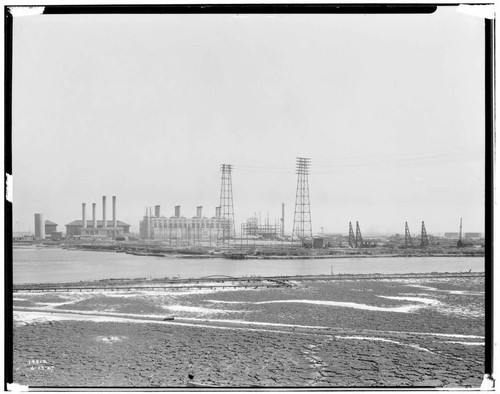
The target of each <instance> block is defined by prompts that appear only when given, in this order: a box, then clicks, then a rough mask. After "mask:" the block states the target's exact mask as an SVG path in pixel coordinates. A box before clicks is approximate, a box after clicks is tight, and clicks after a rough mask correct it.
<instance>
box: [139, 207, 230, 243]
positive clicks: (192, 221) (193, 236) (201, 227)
mask: <svg viewBox="0 0 500 394" xmlns="http://www.w3.org/2000/svg"><path fill="white" fill-rule="evenodd" d="M202 209H203V208H202V207H201V206H198V207H196V216H194V217H191V218H186V217H184V216H181V207H180V206H179V205H177V206H175V209H174V210H175V213H174V216H171V217H165V216H161V215H160V206H159V205H156V206H155V214H154V216H153V215H152V214H151V210H147V212H146V215H145V216H144V217H143V220H141V222H140V223H139V227H140V235H141V238H142V239H150V240H164V241H166V240H170V241H172V240H174V241H187V242H193V243H195V242H202V241H209V242H211V241H214V240H217V237H218V232H219V229H221V228H222V225H223V224H224V222H228V220H227V219H223V218H221V217H220V207H217V208H216V209H215V216H213V217H211V218H207V217H206V216H203V215H202Z"/></svg>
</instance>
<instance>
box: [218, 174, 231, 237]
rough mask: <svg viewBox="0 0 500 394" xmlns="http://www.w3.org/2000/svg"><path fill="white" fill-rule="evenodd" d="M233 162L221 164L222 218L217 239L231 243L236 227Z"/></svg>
mask: <svg viewBox="0 0 500 394" xmlns="http://www.w3.org/2000/svg"><path fill="white" fill-rule="evenodd" d="M232 167H233V166H232V165H231V164H221V167H220V168H221V172H222V178H221V187H220V211H221V213H220V218H219V228H218V231H217V239H218V241H220V242H221V243H222V245H224V244H228V245H229V240H230V239H233V238H234V237H235V228H234V206H233V184H232V180H231V170H232Z"/></svg>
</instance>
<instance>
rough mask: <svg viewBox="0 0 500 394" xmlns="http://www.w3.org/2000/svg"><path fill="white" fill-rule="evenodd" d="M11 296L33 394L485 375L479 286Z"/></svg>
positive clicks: (20, 374) (426, 382)
mask: <svg viewBox="0 0 500 394" xmlns="http://www.w3.org/2000/svg"><path fill="white" fill-rule="evenodd" d="M386 297H391V298H386ZM14 298H15V301H14V307H15V327H14V378H15V381H16V382H18V383H21V384H26V385H29V386H43V387H68V386H73V387H74V386H89V387H101V386H102V387H105V386H108V387H117V386H132V387H186V386H188V387H189V386H191V387H192V386H194V387H198V386H199V387H204V386H214V387H382V386H384V387H388V386H390V387H479V386H480V384H481V381H482V376H483V365H484V279H483V278H473V279H466V278H464V279H449V278H448V279H446V280H445V279H439V278H436V279H435V280H429V279H426V280H425V281H419V280H411V281H402V280H386V281H370V280H364V281H345V282H335V283H333V282H315V283H307V284H306V285H304V284H297V286H296V287H293V288H290V289H267V290H237V291H218V292H217V291H213V292H191V293H190V292H186V293H184V294H174V295H172V294H164V293H162V292H158V293H153V292H143V293H141V292H136V293H130V292H129V293H126V294H125V293H124V294H123V295H122V296H120V295H114V296H112V297H111V296H109V295H108V294H102V293H101V294H84V295H81V294H78V295H77V294H73V293H60V294H59V293H58V294H57V295H55V294H27V293H26V294H23V293H18V294H16V295H15V297H14ZM16 300H17V301H16ZM304 300H306V301H314V302H318V301H320V302H323V303H319V304H317V303H316V304H310V303H304V302H303V301H304ZM422 300H426V301H422ZM284 301H286V302H284ZM299 301H300V302H299ZM431 301H432V302H431ZM335 303H338V304H335ZM347 303H353V304H356V305H361V307H356V308H358V309H356V308H354V307H352V305H351V306H345V305H350V304H347ZM374 308H386V309H387V310H392V309H391V308H399V309H394V310H398V312H395V311H382V310H379V309H374ZM405 308H406V309H405ZM406 310H408V311H409V312H404V311H406ZM75 312H76V313H83V312H85V313H90V314H89V315H80V314H79V315H74V313H75ZM126 314H130V315H126ZM170 315H173V316H175V320H174V321H162V317H164V316H170ZM109 316H118V317H116V318H115V317H109ZM130 317H133V318H135V319H137V318H142V320H137V321H133V319H131V318H130ZM77 318H78V320H77ZM98 318H101V319H104V321H100V320H99V319H98ZM106 319H107V321H106ZM266 323H267V324H266ZM35 361H39V363H38V364H33V362H35ZM40 367H42V368H40ZM49 367H50V368H49Z"/></svg>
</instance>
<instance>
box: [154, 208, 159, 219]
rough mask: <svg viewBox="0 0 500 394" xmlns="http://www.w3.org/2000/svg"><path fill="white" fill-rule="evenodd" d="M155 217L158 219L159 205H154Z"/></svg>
mask: <svg viewBox="0 0 500 394" xmlns="http://www.w3.org/2000/svg"><path fill="white" fill-rule="evenodd" d="M155 216H156V217H157V218H159V217H160V206H159V205H155Z"/></svg>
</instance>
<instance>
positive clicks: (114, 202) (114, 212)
mask: <svg viewBox="0 0 500 394" xmlns="http://www.w3.org/2000/svg"><path fill="white" fill-rule="evenodd" d="M113 227H116V196H113Z"/></svg>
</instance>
